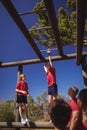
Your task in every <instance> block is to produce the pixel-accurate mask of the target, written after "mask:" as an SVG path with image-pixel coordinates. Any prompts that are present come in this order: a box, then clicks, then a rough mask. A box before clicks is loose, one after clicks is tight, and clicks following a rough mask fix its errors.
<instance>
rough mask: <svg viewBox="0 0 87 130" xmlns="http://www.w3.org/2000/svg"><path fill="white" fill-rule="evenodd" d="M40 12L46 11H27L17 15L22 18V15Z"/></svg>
mask: <svg viewBox="0 0 87 130" xmlns="http://www.w3.org/2000/svg"><path fill="white" fill-rule="evenodd" d="M41 11H46V9H45V8H44V9H40V10H34V11H28V12H24V13H19V15H20V16H23V15H28V14H33V13H38V12H41Z"/></svg>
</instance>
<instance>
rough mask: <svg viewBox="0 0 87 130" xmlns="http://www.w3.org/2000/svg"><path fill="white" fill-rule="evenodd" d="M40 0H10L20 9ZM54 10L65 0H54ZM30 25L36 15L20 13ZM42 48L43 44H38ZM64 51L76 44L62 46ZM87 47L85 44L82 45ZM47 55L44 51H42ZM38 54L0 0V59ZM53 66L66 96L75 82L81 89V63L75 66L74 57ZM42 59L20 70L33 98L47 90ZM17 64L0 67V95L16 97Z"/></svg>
mask: <svg viewBox="0 0 87 130" xmlns="http://www.w3.org/2000/svg"><path fill="white" fill-rule="evenodd" d="M39 1H40V0H12V3H13V4H14V5H15V7H16V9H17V11H18V12H19V13H23V12H27V11H32V10H33V7H34V6H35V4H36V3H37V2H39ZM54 5H55V11H57V8H58V7H60V6H65V0H54ZM21 18H22V19H23V21H24V23H25V25H26V27H27V28H28V29H29V28H31V27H32V26H33V25H35V23H36V22H37V20H38V17H37V15H35V14H30V15H26V16H22V17H21ZM38 46H39V48H40V49H41V50H43V49H45V47H43V46H40V45H38ZM63 49H64V54H67V53H68V54H69V53H74V52H76V47H75V46H70V47H68V46H67V47H64V48H63ZM85 50H86V51H87V48H85ZM42 54H43V55H44V56H47V53H46V52H43V53H42ZM51 55H52V56H53V55H58V54H57V51H55V52H54V51H52V52H51ZM37 58H38V57H37V55H36V54H35V52H34V51H33V49H32V47H31V46H30V44H29V43H28V41H27V40H26V39H25V37H24V35H23V34H22V33H21V31H20V30H19V28H18V26H17V25H16V24H15V22H14V21H13V19H12V18H11V16H10V15H9V14H8V12H7V10H6V9H5V8H4V6H3V5H2V3H0V61H2V62H3V63H5V62H12V61H21V60H29V59H37ZM53 64H54V66H55V68H56V78H57V85H58V92H59V94H62V95H63V96H64V97H65V98H67V97H68V95H67V91H68V88H69V87H70V86H72V85H75V86H77V87H78V88H79V90H81V89H82V88H83V87H84V82H83V76H82V69H81V65H79V66H77V64H76V59H71V60H62V61H54V62H53ZM43 66H44V63H38V64H31V65H24V66H23V73H25V74H26V77H27V80H26V81H27V83H28V86H29V92H30V94H31V95H32V97H33V99H34V100H36V97H37V96H40V95H41V94H42V93H43V91H44V90H46V91H47V80H46V75H45V71H44V68H43ZM17 71H18V67H17V66H15V67H7V68H0V99H1V100H12V99H14V98H15V95H16V92H15V86H16V84H17Z"/></svg>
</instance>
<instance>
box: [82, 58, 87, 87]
mask: <svg viewBox="0 0 87 130" xmlns="http://www.w3.org/2000/svg"><path fill="white" fill-rule="evenodd" d="M82 75H83V80H84V88H87V64H86V59H85V57H82Z"/></svg>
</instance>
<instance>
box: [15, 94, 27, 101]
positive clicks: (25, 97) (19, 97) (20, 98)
mask: <svg viewBox="0 0 87 130" xmlns="http://www.w3.org/2000/svg"><path fill="white" fill-rule="evenodd" d="M16 102H17V103H27V96H20V95H17V101H16Z"/></svg>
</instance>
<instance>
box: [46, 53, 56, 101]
mask: <svg viewBox="0 0 87 130" xmlns="http://www.w3.org/2000/svg"><path fill="white" fill-rule="evenodd" d="M47 53H48V58H49V64H45V65H44V70H45V72H46V78H47V83H48V100H49V103H51V102H52V101H53V100H56V99H57V94H58V91H57V84H56V72H55V68H54V66H53V64H52V60H51V56H50V51H47Z"/></svg>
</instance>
